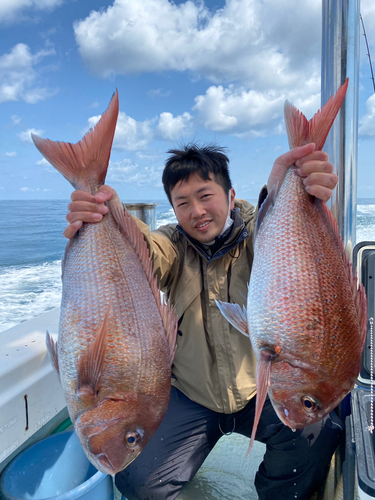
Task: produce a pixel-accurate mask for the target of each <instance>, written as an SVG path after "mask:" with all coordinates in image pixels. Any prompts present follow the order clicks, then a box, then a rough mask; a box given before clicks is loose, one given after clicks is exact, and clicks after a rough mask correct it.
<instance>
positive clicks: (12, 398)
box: [0, 0, 375, 500]
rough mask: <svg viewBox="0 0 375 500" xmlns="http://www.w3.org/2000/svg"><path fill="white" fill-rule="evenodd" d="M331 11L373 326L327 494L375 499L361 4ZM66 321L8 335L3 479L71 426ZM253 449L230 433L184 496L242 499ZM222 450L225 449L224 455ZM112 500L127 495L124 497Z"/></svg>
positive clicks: (336, 5) (374, 251)
mask: <svg viewBox="0 0 375 500" xmlns="http://www.w3.org/2000/svg"><path fill="white" fill-rule="evenodd" d="M322 7H323V28H322V104H324V103H325V102H326V101H327V99H328V98H329V97H330V96H331V95H332V94H334V93H335V91H336V90H337V88H338V87H339V86H340V84H341V83H342V82H343V81H344V80H345V78H346V77H347V76H348V77H349V80H350V84H349V89H348V93H347V98H346V102H345V108H344V109H342V111H341V112H340V114H339V118H338V120H336V122H335V124H334V126H333V129H332V131H331V132H330V135H329V136H328V139H327V143H326V147H325V150H326V151H327V152H328V153H329V156H330V160H331V161H332V163H333V164H334V165H341V166H342V168H340V169H339V171H338V175H339V190H337V191H336V192H335V194H334V196H333V197H332V200H331V207H330V208H331V211H332V212H333V214H334V216H335V218H336V220H337V222H338V226H339V230H340V234H341V237H342V239H343V242H344V245H345V248H346V252H347V254H348V256H349V258H350V260H351V261H352V262H353V268H354V269H355V270H356V271H357V274H358V279H360V280H361V281H362V282H363V284H364V286H365V288H366V293H367V297H368V319H369V321H368V327H369V328H368V336H367V343H366V346H365V350H364V354H363V366H362V370H361V373H360V374H359V376H358V381H357V384H356V387H355V389H354V390H353V391H352V393H351V394H350V395H349V396H348V397H347V398H345V400H344V401H343V402H342V403H341V404H340V406H339V408H338V409H337V411H338V413H339V415H340V417H341V419H342V420H343V421H344V422H345V432H346V435H345V440H344V441H343V442H342V444H341V445H340V446H339V448H338V449H337V451H336V453H335V455H334V457H333V459H332V464H331V469H330V472H329V475H328V478H327V482H326V487H325V491H324V492H321V494H320V496H319V500H340V499H344V500H355V499H357V498H359V499H361V500H371V499H375V431H374V430H372V432H371V427H373V426H374V422H373V419H374V418H375V417H374V408H373V404H374V374H373V371H374V346H373V343H374V325H373V323H371V318H374V315H375V310H374V309H375V242H371V241H368V242H361V243H360V244H358V245H355V230H356V169H357V164H356V163H357V142H358V140H357V134H358V74H359V38H360V29H359V28H360V26H359V22H360V18H359V0H350V1H349V0H323V1H322ZM149 209H150V210H152V207H149ZM134 210H136V208H134ZM139 214H140V212H137V215H139ZM147 216H148V215H147ZM149 220H150V219H149V218H148V219H147V220H145V221H146V222H148V221H149ZM58 321H59V308H57V309H54V310H52V311H49V312H47V313H45V314H43V315H42V316H39V317H36V318H34V319H32V320H30V321H27V322H24V323H21V324H19V325H17V326H15V327H13V328H10V329H9V330H7V331H5V332H2V333H1V334H0V359H1V360H2V361H1V363H0V474H1V472H2V471H4V470H5V468H6V467H7V466H8V464H10V463H11V462H12V461H13V460H14V459H15V458H16V457H18V456H20V455H21V454H22V452H23V451H24V450H25V449H27V448H29V447H30V446H32V445H35V444H36V443H40V442H41V441H42V440H43V439H45V438H47V437H49V436H51V435H52V436H53V435H56V434H59V433H60V432H62V431H65V430H68V429H70V428H71V422H70V419H69V415H68V412H67V409H66V405H65V399H64V395H63V391H62V389H61V386H60V383H59V380H58V377H57V374H56V373H55V371H54V369H53V368H52V366H51V364H50V362H49V358H48V355H47V351H46V346H45V332H46V330H47V329H48V331H49V333H50V334H52V335H53V334H57V332H58ZM247 445H248V440H247V439H246V438H242V437H241V436H238V435H235V434H233V435H231V436H223V438H222V439H221V440H220V441H219V443H218V445H217V446H216V447H215V449H214V450H213V451H212V452H211V454H210V456H209V457H208V459H207V461H206V462H205V463H204V464H203V466H202V468H201V470H200V471H199V473H198V474H197V476H196V478H194V480H193V481H192V483H191V484H189V485H187V487H186V488H184V489H183V490H182V492H181V494H180V496H179V499H181V500H189V499H197V498H198V499H199V498H223V499H224V498H226V499H228V498H231V499H232V500H236V496H235V493H234V492H235V491H236V490H237V491H238V489H239V486H240V485H241V481H243V483H244V485H245V487H246V488H247V491H248V489H249V487H250V483H252V481H251V479H250V477H251V475H254V474H255V472H256V469H257V467H258V465H259V463H260V461H261V460H262V455H263V451H264V447H263V445H261V444H259V443H255V446H254V449H253V452H252V454H251V455H250V458H248V459H246V460H245V454H246V449H247ZM258 445H259V446H258ZM222 447H225V453H222V452H221V448H222ZM257 447H258V448H257ZM251 486H252V484H251ZM0 487H1V482H0ZM213 490H214V492H213ZM211 492H213V493H212V496H210V495H211ZM250 494H251V492H250ZM253 494H254V496H247V498H254V499H256V498H257V495H256V493H255V489H254V491H253ZM111 495H112V497H113V495H115V496H116V498H119V496H118V494H116V492H114V493H113V494H111ZM220 495H221V496H220ZM0 498H1V491H0ZM56 498H57V497H56ZM69 498H80V497H69ZM87 498H90V497H87ZM92 498H95V497H94V496H92ZM241 498H242V497H241ZM316 498H318V497H316Z"/></svg>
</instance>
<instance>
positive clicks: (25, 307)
mask: <svg viewBox="0 0 375 500" xmlns="http://www.w3.org/2000/svg"><path fill="white" fill-rule="evenodd" d="M166 208H167V206H166V205H164V206H163V207H160V208H159V210H160V211H159V213H158V214H157V227H160V226H161V225H164V224H172V223H175V222H176V217H175V214H174V211H173V209H172V208H169V209H167V210H166ZM62 210H63V211H65V204H64V206H63V208H62ZM44 227H45V226H44ZM45 229H46V231H47V228H46V227H45ZM56 231H58V232H59V233H58V234H59V236H61V232H62V230H61V229H60V228H58V229H56ZM48 236H49V235H48ZM29 238H30V237H29V236H28V238H26V237H25V235H24V239H25V240H27V244H28V250H29V252H30V254H32V256H33V258H34V259H35V260H34V263H33V264H32V263H30V262H25V263H24V264H21V263H20V262H17V260H16V259H15V257H14V256H13V259H14V260H13V262H17V264H19V265H13V266H5V267H1V266H0V332H1V331H4V330H7V329H9V328H11V327H12V326H15V325H17V324H19V323H22V322H24V321H27V320H29V319H32V318H34V317H36V316H39V315H41V314H43V313H45V312H47V311H49V310H51V309H54V308H55V307H58V306H59V305H60V301H61V288H62V287H61V260H60V259H57V258H56V257H55V258H52V259H51V261H50V262H44V263H41V262H40V261H38V260H37V259H36V255H38V252H36V251H35V249H33V248H32V246H31V245H30V243H31V241H30V239H29ZM60 240H61V241H62V242H63V244H65V242H64V241H63V240H62V239H61V237H60V238H58V239H57V237H56V238H50V240H49V241H50V245H51V252H50V253H49V254H48V255H50V256H52V255H53V254H54V255H55V256H57V255H61V253H62V252H60V249H58V251H57V250H56V247H55V245H54V244H53V243H52V241H59V242H60ZM360 241H375V204H373V203H372V204H360V205H358V207H357V242H360ZM47 243H48V242H47V241H46V242H44V243H42V244H40V246H41V247H43V248H44V249H45V247H46V244H47ZM25 244H26V243H25ZM13 248H14V252H16V251H17V250H18V248H19V245H15V247H13ZM16 249H17V250H16ZM52 250H53V251H52ZM56 251H57V254H56ZM20 253H24V252H23V251H22V252H20ZM46 255H47V254H45V255H44V258H46ZM30 257H31V255H30Z"/></svg>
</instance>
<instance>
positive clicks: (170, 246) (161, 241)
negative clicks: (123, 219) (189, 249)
mask: <svg viewBox="0 0 375 500" xmlns="http://www.w3.org/2000/svg"><path fill="white" fill-rule="evenodd" d="M133 218H134V220H135V222H136V223H137V226H138V227H139V229H140V230H141V233H142V234H143V237H144V239H145V241H146V243H147V246H148V249H149V252H150V258H151V260H152V261H153V267H154V273H155V276H156V277H157V279H158V282H159V285H160V288H161V289H162V290H163V289H164V288H166V287H167V286H168V285H169V284H170V283H171V281H172V280H173V278H174V277H175V276H177V275H178V267H179V258H178V253H177V248H176V245H175V244H174V243H173V242H172V239H171V238H172V235H173V233H174V231H175V229H174V227H173V226H162V227H160V228H159V229H157V230H155V231H150V228H149V227H148V225H147V224H145V223H144V222H142V221H141V220H140V219H137V217H134V216H133Z"/></svg>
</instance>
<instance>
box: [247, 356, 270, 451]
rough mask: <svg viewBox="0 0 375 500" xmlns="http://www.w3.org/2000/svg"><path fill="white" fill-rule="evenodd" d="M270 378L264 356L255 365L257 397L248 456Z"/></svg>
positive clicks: (268, 364) (268, 365)
mask: <svg viewBox="0 0 375 500" xmlns="http://www.w3.org/2000/svg"><path fill="white" fill-rule="evenodd" d="M270 380H271V360H270V359H266V358H263V357H262V358H261V359H260V361H259V362H258V365H257V374H256V382H257V396H256V397H257V399H256V402H255V417H254V423H253V430H252V431H251V438H250V445H249V449H248V450H247V454H246V456H249V453H250V451H251V448H252V447H253V444H254V441H255V435H256V432H257V428H258V424H259V419H260V416H261V414H262V410H263V406H264V402H265V401H266V397H267V392H268V388H269V386H270Z"/></svg>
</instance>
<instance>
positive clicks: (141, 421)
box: [74, 399, 160, 476]
mask: <svg viewBox="0 0 375 500" xmlns="http://www.w3.org/2000/svg"><path fill="white" fill-rule="evenodd" d="M150 413H151V412H150V410H149V409H147V410H146V408H144V411H143V412H142V411H140V409H139V408H138V409H137V408H136V405H135V404H134V402H132V401H129V400H126V401H125V400H123V399H122V400H121V399H117V400H116V399H106V400H104V401H101V402H100V403H99V404H97V405H95V406H94V407H92V408H89V409H88V410H86V411H85V412H84V413H82V414H81V415H80V416H79V418H78V419H77V420H76V421H75V422H74V428H75V431H76V433H77V436H78V438H79V440H80V442H81V445H82V447H83V449H84V451H85V453H86V455H87V457H88V459H89V460H90V462H91V463H92V464H93V465H94V466H95V467H96V468H97V469H98V470H100V471H101V472H103V473H105V474H111V475H112V476H113V475H115V474H117V472H120V471H122V470H123V469H125V468H126V467H127V466H128V465H129V464H130V463H131V462H133V460H135V459H136V458H137V456H138V455H139V454H140V453H141V451H142V449H143V448H144V446H145V445H146V444H147V442H148V441H149V439H150V437H151V436H152V434H153V433H154V432H155V430H156V428H157V427H158V425H159V423H160V419H158V421H157V422H154V421H153V418H152V415H151V416H150ZM142 414H143V416H142ZM147 417H149V418H147Z"/></svg>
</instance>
